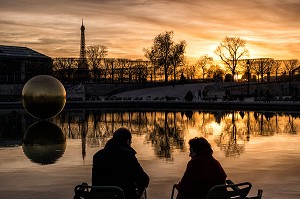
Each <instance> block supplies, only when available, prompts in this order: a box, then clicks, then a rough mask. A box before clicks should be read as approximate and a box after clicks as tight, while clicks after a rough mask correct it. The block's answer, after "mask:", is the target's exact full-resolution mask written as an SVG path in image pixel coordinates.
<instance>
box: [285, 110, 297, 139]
mask: <svg viewBox="0 0 300 199" xmlns="http://www.w3.org/2000/svg"><path fill="white" fill-rule="evenodd" d="M293 115H294V114H288V115H287V118H288V119H287V122H286V124H285V128H284V133H290V134H297V131H298V130H299V126H296V125H295V124H294V118H295V117H293Z"/></svg>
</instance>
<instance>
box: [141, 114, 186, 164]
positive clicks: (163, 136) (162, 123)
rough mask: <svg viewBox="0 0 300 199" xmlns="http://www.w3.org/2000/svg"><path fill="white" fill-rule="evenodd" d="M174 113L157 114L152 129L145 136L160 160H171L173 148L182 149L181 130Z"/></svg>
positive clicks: (182, 138)
mask: <svg viewBox="0 0 300 199" xmlns="http://www.w3.org/2000/svg"><path fill="white" fill-rule="evenodd" d="M177 119H178V118H177V115H176V112H172V113H168V112H164V113H162V114H157V115H156V117H155V118H154V121H153V123H152V124H153V129H152V130H151V131H150V132H149V133H148V134H147V140H149V141H150V142H151V144H152V146H153V149H154V153H155V155H157V156H158V157H160V158H166V160H171V161H172V160H173V157H172V151H173V149H174V148H177V149H184V137H183V133H182V128H181V126H180V125H178V124H182V123H180V122H179V123H178V122H177Z"/></svg>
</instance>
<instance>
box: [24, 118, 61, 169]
mask: <svg viewBox="0 0 300 199" xmlns="http://www.w3.org/2000/svg"><path fill="white" fill-rule="evenodd" d="M22 147H23V151H24V153H25V155H26V156H27V157H28V158H29V159H30V160H32V161H33V162H35V163H39V164H43V165H45V164H53V163H55V162H56V161H57V160H58V159H59V158H60V157H61V156H62V155H63V154H64V152H65V149H66V138H65V135H64V133H63V131H62V130H61V129H60V128H59V127H58V126H57V125H56V124H53V123H51V122H47V121H39V122H36V123H34V124H33V125H31V126H30V127H29V128H28V129H27V131H26V132H25V135H24V139H23V146H22Z"/></svg>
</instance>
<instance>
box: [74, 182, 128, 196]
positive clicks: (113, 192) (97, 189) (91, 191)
mask: <svg viewBox="0 0 300 199" xmlns="http://www.w3.org/2000/svg"><path fill="white" fill-rule="evenodd" d="M74 192H75V196H74V199H125V195H124V192H123V190H122V189H121V188H120V187H117V186H88V185H85V184H81V185H77V186H76V187H75V189H74Z"/></svg>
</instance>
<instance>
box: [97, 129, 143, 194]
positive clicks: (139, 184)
mask: <svg viewBox="0 0 300 199" xmlns="http://www.w3.org/2000/svg"><path fill="white" fill-rule="evenodd" d="M135 154H136V151H135V150H134V149H133V148H132V147H131V132H130V131H129V130H128V129H126V128H119V129H118V130H116V131H115V132H114V134H113V137H112V138H111V139H110V140H109V141H108V142H107V143H106V145H105V147H104V149H101V150H99V151H98V152H97V153H96V154H95V155H94V156H93V168H92V185H93V186H118V187H120V188H121V189H122V190H123V191H124V194H125V197H126V199H136V198H139V197H140V196H141V194H142V193H143V191H144V190H145V188H146V187H147V186H148V184H149V176H148V175H147V174H146V172H145V171H144V170H143V168H142V167H141V165H140V163H139V162H138V160H137V158H136V157H135Z"/></svg>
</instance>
